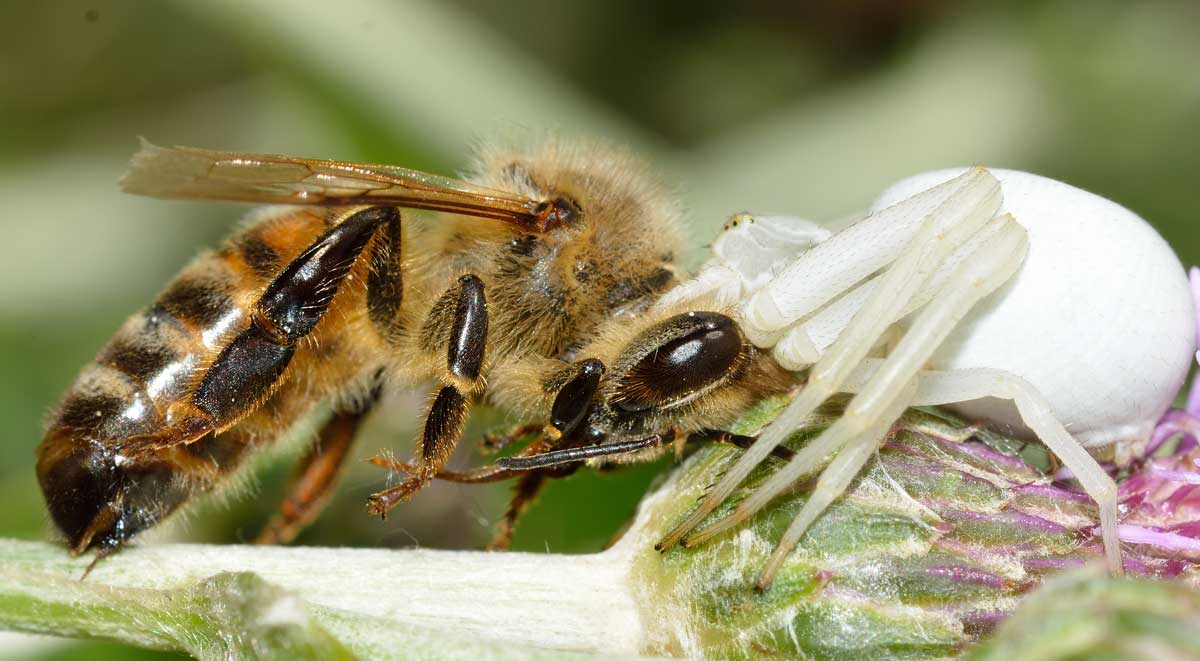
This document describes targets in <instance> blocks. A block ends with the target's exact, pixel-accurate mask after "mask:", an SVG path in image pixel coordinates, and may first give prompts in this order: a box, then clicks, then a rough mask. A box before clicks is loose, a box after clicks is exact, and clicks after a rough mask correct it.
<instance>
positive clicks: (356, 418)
mask: <svg viewBox="0 0 1200 661" xmlns="http://www.w3.org/2000/svg"><path fill="white" fill-rule="evenodd" d="M380 390H381V388H380V386H379V385H376V387H375V388H373V389H372V390H371V393H370V395H369V396H368V397H367V398H366V399H364V400H362V401H358V402H354V403H352V404H350V405H348V406H346V407H343V408H338V409H335V410H334V412H333V415H332V416H331V417H330V418H329V420H327V421H326V422H325V424H324V425H323V426H322V427H321V431H320V433H319V434H318V435H317V442H316V443H314V444H313V446H312V447H311V448H309V449H308V452H306V453H305V455H304V457H303V458H302V459H301V460H300V463H298V464H297V465H296V470H295V471H294V472H293V473H292V477H291V479H290V480H289V481H288V486H287V495H286V496H285V497H284V499H283V501H282V502H281V503H280V504H279V511H278V512H276V513H275V515H274V516H273V517H271V520H270V521H269V522H268V523H267V526H266V527H265V528H264V529H263V531H262V532H261V533H259V535H258V537H257V538H255V540H254V543H255V544H287V543H290V542H291V541H292V540H293V539H295V538H296V536H297V535H299V534H300V532H301V531H303V530H304V529H305V528H306V527H308V525H309V524H311V523H312V522H313V521H315V520H316V518H317V516H318V515H320V513H321V510H323V509H325V505H326V504H328V502H329V497H330V496H331V495H332V492H333V486H334V485H335V484H336V483H337V480H338V478H339V477H340V476H341V472H342V467H343V466H344V465H345V464H346V459H347V458H348V457H349V456H350V448H351V447H352V446H353V444H354V438H355V436H356V435H357V433H358V429H359V427H360V425H361V424H362V421H363V420H364V419H366V417H367V415H368V414H370V412H371V411H372V410H373V409H374V407H375V404H376V403H377V402H378V401H379V395H380Z"/></svg>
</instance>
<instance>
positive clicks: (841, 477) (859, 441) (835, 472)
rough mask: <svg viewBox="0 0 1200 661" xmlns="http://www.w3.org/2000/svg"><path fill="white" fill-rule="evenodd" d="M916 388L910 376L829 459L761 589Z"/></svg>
mask: <svg viewBox="0 0 1200 661" xmlns="http://www.w3.org/2000/svg"><path fill="white" fill-rule="evenodd" d="M916 390H917V388H916V381H915V380H910V381H909V382H908V383H907V384H906V385H905V387H904V389H903V390H902V391H901V392H900V394H899V396H897V397H896V399H895V400H894V401H893V402H892V403H891V404H889V405H888V407H887V409H886V410H884V411H881V412H880V415H879V417H878V418H877V419H876V420H875V422H874V423H873V424H871V425H870V426H869V427H867V429H866V431H864V432H862V433H861V434H859V435H858V436H856V437H854V438H853V439H852V440H851V441H850V443H849V444H848V445H847V446H846V447H845V448H844V449H842V451H841V452H839V453H838V455H837V457H835V458H834V460H833V461H831V462H829V466H827V467H826V468H825V470H824V471H821V477H820V478H818V479H817V485H816V487H815V488H813V491H812V493H811V494H810V495H809V497H808V500H807V501H806V502H805V503H804V507H803V508H801V509H800V513H799V514H797V515H796V518H794V519H792V523H791V525H789V526H788V529H787V532H785V533H783V537H782V538H780V540H779V544H777V545H776V546H775V550H774V551H773V552H772V553H771V557H770V558H768V559H767V564H766V565H764V566H763V570H762V572H761V573H760V574H759V575H758V581H757V582H756V583H755V587H757V588H758V589H759V590H760V591H761V590H766V589H767V586H768V585H770V584H771V581H772V579H774V578H775V572H777V571H779V567H780V566H782V565H783V561H784V560H786V559H787V557H788V555H789V554H790V553H791V552H792V550H793V549H795V548H796V545H797V544H799V543H800V538H801V537H803V536H804V533H805V531H807V530H808V527H809V526H810V525H812V523H813V521H816V520H817V517H819V516H821V513H822V512H824V511H825V510H826V509H828V508H829V506H830V505H832V504H833V501H834V500H837V498H838V497H839V496H841V495H842V494H843V493H844V492H845V491H846V489H847V487H849V486H850V483H851V482H853V481H854V478H855V477H857V476H858V474H859V473H861V472H862V469H863V466H865V465H866V464H867V461H868V460H869V459H870V458H871V455H873V454H875V451H876V450H878V449H879V446H881V445H883V443H884V441H885V440H887V435H888V431H889V430H890V429H891V428H892V425H893V424H895V422H896V420H897V419H899V418H900V416H901V415H903V414H904V410H905V409H907V408H908V407H909V405H910V404H911V403H912V401H913V395H914V394H915V393H916Z"/></svg>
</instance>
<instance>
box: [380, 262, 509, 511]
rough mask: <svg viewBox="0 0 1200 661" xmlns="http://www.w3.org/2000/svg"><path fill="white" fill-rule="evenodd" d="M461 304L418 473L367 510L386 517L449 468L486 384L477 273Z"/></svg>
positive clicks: (467, 278)
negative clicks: (473, 402)
mask: <svg viewBox="0 0 1200 661" xmlns="http://www.w3.org/2000/svg"><path fill="white" fill-rule="evenodd" d="M458 285H459V291H458V296H457V298H458V301H457V304H456V306H455V313H454V323H453V326H452V327H451V330H450V342H449V346H448V347H447V352H446V374H445V376H444V377H443V379H444V380H445V382H446V385H444V386H442V388H441V389H440V390H439V391H438V393H437V395H436V396H435V397H434V400H433V404H432V405H431V406H430V407H429V413H428V414H427V415H426V416H425V424H424V426H423V428H422V430H421V444H420V447H419V448H418V452H417V465H416V466H415V468H416V471H415V474H413V475H412V476H411V477H409V478H407V479H405V480H404V481H403V482H401V483H400V484H398V485H396V486H394V487H392V488H390V489H386V490H384V491H380V492H379V493H376V494H373V495H372V496H371V497H370V498H368V499H367V511H368V512H370V513H372V514H378V515H380V516H385V515H386V514H387V512H388V510H390V509H392V508H393V507H395V506H396V505H397V504H399V503H400V502H402V501H404V500H407V499H408V498H409V497H411V496H412V495H413V494H414V493H416V492H417V491H419V490H420V489H421V488H423V487H424V486H425V485H427V484H429V482H430V481H431V480H433V478H434V477H435V476H436V475H437V474H438V473H439V472H441V470H442V469H443V468H444V467H445V466H446V462H448V461H450V455H452V454H453V453H454V446H455V445H456V444H457V443H458V437H459V435H460V434H461V433H462V426H463V423H464V422H465V421H466V418H467V411H468V410H469V408H470V402H469V400H468V394H473V393H474V391H476V390H478V388H479V386H480V385H481V384H482V379H481V378H480V374H481V372H482V370H483V356H484V348H485V345H486V342H487V328H488V311H487V299H486V298H484V294H483V282H481V281H480V280H479V278H478V277H476V276H474V275H464V276H463V277H461V278H459V280H458Z"/></svg>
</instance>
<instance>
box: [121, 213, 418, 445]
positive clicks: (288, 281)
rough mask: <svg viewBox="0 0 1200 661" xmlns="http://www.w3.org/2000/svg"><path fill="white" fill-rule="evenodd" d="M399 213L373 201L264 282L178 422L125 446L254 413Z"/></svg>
mask: <svg viewBox="0 0 1200 661" xmlns="http://www.w3.org/2000/svg"><path fill="white" fill-rule="evenodd" d="M399 217H400V214H399V212H398V211H396V209H394V208H391V207H372V208H369V209H364V210H362V211H358V212H356V213H354V214H351V215H350V216H349V217H348V218H346V219H345V220H343V221H342V222H340V223H338V224H337V225H336V226H334V227H333V228H331V229H330V230H328V231H326V232H325V233H324V234H322V235H321V237H320V238H318V239H317V240H316V241H315V242H313V244H312V245H311V246H309V247H308V248H306V249H305V250H304V252H302V253H300V256H299V257H297V258H296V259H294V260H292V262H291V263H290V264H288V265H287V266H286V267H285V268H284V269H283V271H282V272H280V274H279V275H277V276H276V277H275V279H274V280H272V281H271V284H270V285H268V286H267V288H266V290H265V291H264V292H263V294H262V296H261V297H260V298H259V300H258V302H257V303H256V304H255V306H254V308H253V310H252V311H251V313H250V316H251V320H250V327H249V328H247V329H246V330H244V331H242V332H241V333H240V334H239V335H238V336H237V337H235V338H234V339H233V340H232V341H230V342H229V344H228V345H226V346H225V348H224V349H222V350H221V352H220V354H218V355H217V357H216V359H214V360H213V362H212V364H211V365H210V366H209V367H208V369H207V370H205V372H204V378H203V380H201V381H200V383H199V385H198V386H197V387H196V390H195V391H194V392H193V393H192V396H191V398H190V399H189V400H187V402H186V405H184V406H181V407H179V410H178V411H175V412H173V413H172V415H173V417H175V418H177V419H178V420H179V421H178V422H176V423H174V424H173V425H172V426H171V427H169V428H168V429H166V430H165V431H164V432H162V433H159V434H155V435H153V436H145V437H134V438H132V439H130V440H129V441H127V443H126V449H128V450H132V451H154V450H157V449H161V448H163V447H169V446H171V445H176V444H178V443H188V442H191V441H194V440H196V439H198V438H200V437H202V436H203V435H204V434H206V433H208V432H210V431H220V430H222V429H225V428H227V427H229V426H231V425H232V424H233V423H235V422H237V421H238V420H239V419H241V418H242V417H244V416H245V415H246V414H248V413H250V412H251V411H253V410H254V409H255V408H256V407H257V406H258V404H259V403H260V402H262V401H263V400H264V399H265V398H266V396H267V395H269V394H270V393H271V392H272V391H273V390H274V389H275V387H276V386H277V385H278V384H279V382H280V379H281V378H282V377H283V374H284V371H285V370H286V369H287V366H288V364H289V363H290V362H291V360H292V354H293V353H295V350H296V345H297V343H298V342H299V341H300V340H301V339H303V338H304V337H305V336H307V335H308V334H309V333H310V332H311V331H312V329H313V328H314V327H315V326H316V325H317V323H318V322H319V321H320V320H321V318H322V317H324V316H325V312H326V310H328V309H329V304H330V302H331V301H332V300H333V297H334V295H336V294H337V291H338V288H339V287H340V286H341V283H342V281H343V280H345V279H346V276H347V275H349V274H350V269H351V267H353V266H354V263H355V262H356V261H357V260H358V258H359V256H360V255H361V253H362V251H363V249H364V248H365V247H366V245H367V243H368V242H369V241H370V239H371V237H372V236H373V235H374V234H375V232H376V229H377V228H378V227H379V226H380V225H381V224H385V223H390V222H392V221H396V222H398V221H399Z"/></svg>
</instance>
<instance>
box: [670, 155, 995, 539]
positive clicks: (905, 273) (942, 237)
mask: <svg viewBox="0 0 1200 661" xmlns="http://www.w3.org/2000/svg"><path fill="white" fill-rule="evenodd" d="M975 172H976V173H977V175H978V176H976V177H974V178H972V179H969V180H967V181H966V182H965V183H964V185H963V186H962V188H961V190H958V191H955V194H954V195H952V196H951V197H950V198H949V199H947V200H945V202H944V203H943V204H942V205H941V206H940V207H938V208H936V209H934V211H933V212H932V213H930V214H929V215H928V216H927V217H926V218H925V220H924V221H923V222H922V226H921V229H920V231H919V232H918V233H917V236H916V237H915V238H914V239H913V240H912V245H911V246H910V248H909V249H908V250H906V251H904V252H903V254H901V256H900V257H899V258H898V259H897V260H896V261H895V262H893V263H892V265H891V266H890V267H888V269H887V270H886V271H884V273H883V275H882V276H881V278H880V285H879V286H878V287H877V288H876V290H875V291H874V292H873V293H872V296H871V297H870V298H869V299H868V300H867V302H866V303H865V304H864V305H863V307H862V308H861V309H860V310H859V313H858V314H856V315H855V317H854V319H853V320H852V321H851V323H850V325H849V326H848V327H847V328H846V331H845V333H843V334H842V336H841V337H840V338H839V339H838V341H837V342H836V343H835V344H834V346H833V347H832V348H831V349H830V351H829V352H828V353H827V354H826V355H825V357H824V358H822V359H821V361H820V362H818V363H817V365H816V366H814V367H813V368H812V370H810V372H809V378H808V383H807V384H806V385H805V387H804V389H803V390H801V391H800V394H799V395H798V396H797V397H796V399H794V400H793V401H792V402H791V404H789V405H788V406H787V408H786V409H784V411H783V412H782V413H781V414H780V415H779V417H778V418H776V420H775V422H774V423H772V424H771V425H769V426H768V427H767V428H766V430H765V431H764V432H763V434H762V435H761V436H760V437H759V439H758V440H757V441H756V442H755V443H754V445H752V446H750V449H749V450H747V451H746V452H745V453H744V454H743V455H742V457H741V458H740V459H739V460H738V462H737V463H735V464H734V465H733V466H732V467H731V468H730V469H729V471H728V472H726V474H725V476H724V477H723V478H722V479H721V481H720V482H719V483H717V485H716V486H715V487H713V489H712V490H711V491H710V492H709V494H708V496H707V497H706V498H705V499H704V502H702V503H701V504H700V506H699V507H697V508H696V509H695V510H693V511H692V513H691V514H689V515H688V516H687V517H686V518H685V519H684V520H683V522H681V523H680V524H679V525H678V526H676V527H675V528H674V529H673V530H672V531H671V532H670V533H668V534H667V536H666V537H664V538H663V539H662V541H660V542H659V543H658V545H657V548H658V549H659V550H666V549H669V548H671V547H672V546H674V545H675V544H677V543H678V542H679V540H680V539H682V538H683V537H684V536H685V535H686V534H687V533H688V532H690V531H691V530H692V529H693V528H695V527H696V526H697V525H699V523H700V522H701V521H702V520H704V518H705V517H706V516H708V515H709V514H710V513H711V512H712V511H713V510H715V509H716V508H717V507H718V506H719V505H720V504H721V503H722V502H724V500H725V499H726V498H728V497H729V494H730V493H732V492H733V490H734V489H736V488H737V486H738V484H740V483H741V482H742V480H744V479H745V478H746V476H747V475H749V474H750V471H752V470H753V469H754V467H755V466H757V465H758V464H759V463H761V462H762V460H763V459H765V458H766V456H767V455H768V454H770V453H771V451H772V450H774V449H775V448H776V447H777V446H778V445H779V444H780V443H782V442H783V440H784V439H785V438H786V437H787V435H788V434H789V433H790V432H791V431H792V430H793V429H795V428H796V427H797V426H798V425H799V423H800V422H801V421H803V420H804V419H805V418H807V417H808V416H809V415H810V414H811V413H812V412H813V411H814V410H816V408H817V407H818V406H820V405H821V403H822V402H824V401H825V400H826V399H828V398H829V397H830V396H831V395H833V394H834V393H835V392H837V389H838V387H839V386H840V385H841V382H842V381H843V380H844V379H845V378H846V376H847V375H848V374H849V373H850V372H851V371H852V370H853V369H854V368H855V366H857V365H858V363H859V362H861V361H862V359H863V358H865V357H866V354H867V352H869V351H870V349H871V347H872V346H874V344H875V343H876V341H877V340H878V338H879V337H880V336H881V335H882V334H883V333H884V331H885V330H886V329H887V327H888V326H890V325H891V324H892V323H893V322H894V321H896V319H898V318H899V316H900V313H901V312H902V311H903V310H904V308H905V306H906V305H907V303H908V301H909V300H911V298H912V296H913V295H914V294H915V293H916V292H917V290H919V289H920V287H921V285H922V284H923V283H924V282H925V280H927V279H928V277H929V275H930V273H931V272H932V271H933V270H934V269H935V268H936V267H937V266H938V265H939V264H940V263H941V262H942V261H943V260H944V259H945V258H946V256H947V255H948V254H949V253H950V252H952V251H953V250H954V249H955V248H956V247H957V245H958V244H955V243H952V241H953V240H958V241H959V242H960V243H961V242H962V241H964V240H965V239H966V238H967V236H964V235H966V234H967V231H966V230H970V231H972V232H973V231H975V230H978V229H979V228H980V226H981V225H984V224H985V223H986V222H987V221H988V219H989V218H991V217H992V214H994V213H995V211H996V209H997V208H998V207H999V205H1000V188H999V182H997V181H996V180H995V178H993V177H992V176H991V175H989V174H987V172H986V171H984V170H982V169H978V170H975ZM918 197H919V196H918ZM901 204H903V203H901ZM896 206H900V205H896ZM1009 224H1014V223H1009ZM958 225H961V226H963V227H964V231H963V232H957V231H956V232H953V233H950V232H945V231H943V230H944V229H945V228H952V227H955V226H958ZM836 238H837V237H834V238H833V239H830V240H829V241H834V240H835V239H836ZM829 241H827V242H825V243H822V244H818V245H817V246H816V247H815V248H813V249H812V250H810V251H809V252H808V253H807V254H808V255H811V254H812V253H814V252H816V251H817V250H819V249H820V248H821V247H822V246H825V245H828V243H829ZM772 284H774V283H772ZM768 286H770V285H768ZM947 332H948V331H947ZM857 431H861V430H857Z"/></svg>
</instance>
